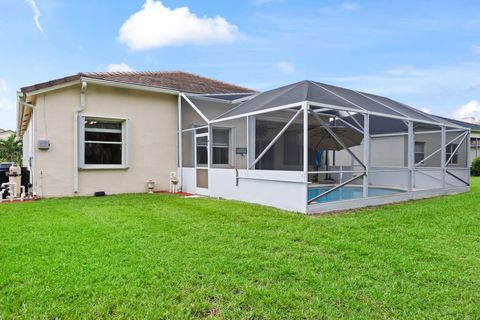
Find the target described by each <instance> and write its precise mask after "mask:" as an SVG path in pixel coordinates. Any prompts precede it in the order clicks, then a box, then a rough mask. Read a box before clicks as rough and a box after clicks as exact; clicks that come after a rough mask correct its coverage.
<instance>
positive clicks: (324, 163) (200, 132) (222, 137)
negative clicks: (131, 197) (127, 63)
mask: <svg viewBox="0 0 480 320" xmlns="http://www.w3.org/2000/svg"><path fill="white" fill-rule="evenodd" d="M382 126H383V127H384V126H387V127H388V128H389V130H390V131H389V132H388V133H381V127H382ZM18 133H19V136H21V137H23V140H24V149H25V152H24V163H25V164H26V165H28V166H29V168H30V172H31V181H32V184H33V189H34V190H33V191H34V192H35V193H36V194H37V195H38V196H40V197H55V196H73V195H93V194H94V193H95V192H97V191H104V192H106V193H107V194H115V193H130V192H145V191H146V188H147V185H146V182H147V181H148V180H153V181H155V183H156V189H157V190H167V189H168V188H169V184H170V175H171V173H174V174H176V175H177V177H178V181H179V187H180V189H182V190H183V191H186V192H190V193H196V194H202V195H207V196H214V197H223V198H227V199H236V200H242V201H248V202H254V203H260V204H264V205H271V206H275V207H278V208H282V209H286V210H290V211H297V212H303V213H319V212H327V211H334V210H343V209H349V208H357V207H362V206H367V205H377V204H383V203H390V202H395V201H404V200H409V199H416V198H423V197H430V196H436V195H441V194H448V193H458V192H465V191H468V190H469V163H470V162H469V159H468V152H467V150H468V144H469V142H470V140H469V137H470V129H469V128H466V127H464V126H463V125H459V124H456V123H453V122H451V121H449V120H447V119H442V118H439V117H435V116H431V115H428V114H425V113H423V112H421V111H419V110H416V109H414V108H412V107H409V106H406V105H404V104H401V103H399V102H396V101H393V100H391V99H388V98H385V97H380V96H375V95H372V94H368V93H364V92H359V91H355V90H349V89H345V88H340V87H335V86H331V85H327V84H322V83H318V82H314V81H301V82H298V83H294V84H291V85H287V86H283V87H280V88H276V89H273V90H270V91H266V92H262V93H258V92H255V91H254V90H251V89H248V88H243V87H240V86H236V85H233V84H228V83H224V82H221V81H216V80H213V79H209V78H205V77H201V76H197V75H192V74H189V73H184V72H117V73H108V72H99V73H80V74H77V75H74V76H70V77H66V78H62V79H57V80H53V81H49V82H45V83H40V84H37V85H34V86H30V87H25V88H22V89H21V91H20V93H19V97H18ZM382 135H383V136H382ZM422 135H423V136H424V137H429V138H428V139H425V141H422V142H424V144H423V147H424V148H423V150H421V149H420V144H419V143H417V142H421V141H418V138H417V137H419V136H422ZM421 151H423V155H422V154H421Z"/></svg>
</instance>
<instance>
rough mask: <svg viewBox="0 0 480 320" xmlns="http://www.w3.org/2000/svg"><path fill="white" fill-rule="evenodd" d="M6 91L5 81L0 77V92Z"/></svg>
mask: <svg viewBox="0 0 480 320" xmlns="http://www.w3.org/2000/svg"><path fill="white" fill-rule="evenodd" d="M6 91H7V82H6V81H5V80H3V79H0V92H6Z"/></svg>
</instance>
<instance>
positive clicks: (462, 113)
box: [453, 100, 480, 120]
mask: <svg viewBox="0 0 480 320" xmlns="http://www.w3.org/2000/svg"><path fill="white" fill-rule="evenodd" d="M453 115H454V117H455V118H457V119H460V120H461V119H463V118H467V117H474V118H475V119H477V120H478V119H480V102H479V101H477V100H472V101H470V102H468V103H466V104H464V105H463V106H461V107H460V108H458V109H457V110H456V111H455V112H454V114H453Z"/></svg>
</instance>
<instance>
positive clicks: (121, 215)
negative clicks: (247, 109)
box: [0, 178, 480, 319]
mask: <svg viewBox="0 0 480 320" xmlns="http://www.w3.org/2000/svg"><path fill="white" fill-rule="evenodd" d="M479 317H480V179H478V178H476V179H474V180H473V184H472V191H471V192H470V193H466V194H461V195H456V196H449V197H442V198H436V199H428V200H422V201H416V202H409V203H403V204H397V205H391V206H386V207H381V208H370V209H365V210H360V211H356V212H354V213H347V214H343V215H328V216H322V217H305V216H302V215H297V214H290V213H285V212H281V211H279V210H275V209H272V208H265V207H261V206H256V205H250V204H244V203H238V202H231V201H222V200H213V199H183V198H180V197H177V196H169V195H154V196H151V195H127V196H112V197H105V198H75V199H51V200H43V201H38V202H34V203H23V204H13V205H11V204H5V205H0V318H28V319H30V318H92V319H93V318H95V319H98V318H142V319H144V318H155V319H163V318H169V319H184V318H185V319H187V318H220V319H299V318H302V319H304V318H309V319H321V318H365V319H367V318H368V319H371V318H380V319H382V318H384V319H391V318H399V319H400V318H401V319H415V318H418V319H435V318H458V319H467V318H470V319H478V318H479Z"/></svg>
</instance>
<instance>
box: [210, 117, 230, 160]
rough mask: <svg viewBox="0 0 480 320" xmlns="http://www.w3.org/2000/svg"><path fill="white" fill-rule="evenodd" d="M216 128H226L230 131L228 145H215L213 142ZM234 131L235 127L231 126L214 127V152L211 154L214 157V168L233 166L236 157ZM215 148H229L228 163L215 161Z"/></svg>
mask: <svg viewBox="0 0 480 320" xmlns="http://www.w3.org/2000/svg"><path fill="white" fill-rule="evenodd" d="M215 130H226V131H228V146H215V145H214V144H213V131H215ZM233 131H234V129H233V128H231V127H219V126H215V127H212V146H211V148H212V149H211V152H212V155H211V158H212V163H211V167H212V168H231V167H232V166H233V159H234V157H235V156H234V155H233V151H232V150H234V148H233V142H234V141H233V139H232V137H233ZM214 148H224V149H228V163H222V164H217V163H215V164H214V163H213V149H214Z"/></svg>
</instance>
